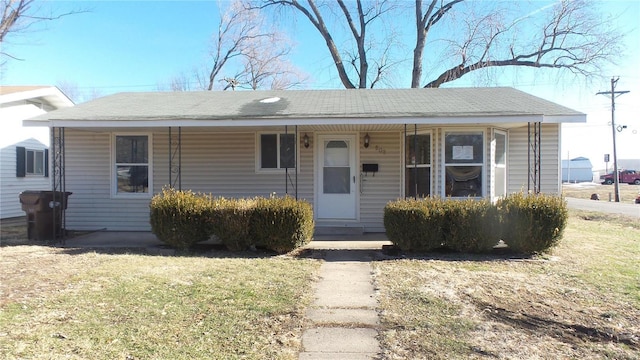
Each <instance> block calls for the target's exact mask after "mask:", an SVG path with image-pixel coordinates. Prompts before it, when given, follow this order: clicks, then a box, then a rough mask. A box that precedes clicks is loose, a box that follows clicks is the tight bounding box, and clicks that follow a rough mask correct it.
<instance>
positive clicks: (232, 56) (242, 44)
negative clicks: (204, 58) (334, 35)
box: [158, 0, 305, 91]
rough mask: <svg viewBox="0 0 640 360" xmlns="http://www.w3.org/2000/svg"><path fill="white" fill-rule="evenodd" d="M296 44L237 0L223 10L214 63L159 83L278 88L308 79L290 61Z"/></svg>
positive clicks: (183, 87)
mask: <svg viewBox="0 0 640 360" xmlns="http://www.w3.org/2000/svg"><path fill="white" fill-rule="evenodd" d="M292 47H293V44H292V43H291V41H289V40H288V39H287V38H286V37H285V36H284V34H283V33H281V32H280V31H278V30H277V29H276V28H273V27H268V24H267V21H266V18H265V17H264V15H263V14H262V12H261V11H260V9H258V8H256V7H251V6H249V3H247V2H245V1H244V0H234V1H233V2H231V3H229V5H228V8H227V9H226V10H225V11H224V12H222V15H221V17H220V22H219V23H218V26H217V31H216V33H215V34H214V36H213V44H212V46H211V52H210V55H211V63H210V65H207V66H205V67H201V68H199V69H196V70H194V71H193V73H192V76H187V75H186V74H185V73H181V74H179V75H177V76H174V77H173V78H171V79H169V82H168V84H159V85H158V89H167V88H169V89H170V90H172V91H190V90H200V89H202V90H213V89H214V88H218V87H217V85H216V84H222V85H221V88H222V90H227V89H232V90H235V89H236V88H249V89H254V90H255V89H258V88H272V89H274V88H277V89H285V88H290V87H293V86H297V85H299V84H300V83H302V82H303V81H304V80H305V76H304V74H303V72H302V71H301V70H299V69H298V68H296V67H295V66H294V65H293V64H291V62H289V61H288V56H289V54H290V52H291V49H292Z"/></svg>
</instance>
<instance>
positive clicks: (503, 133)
mask: <svg viewBox="0 0 640 360" xmlns="http://www.w3.org/2000/svg"><path fill="white" fill-rule="evenodd" d="M496 135H500V136H503V137H504V164H499V163H497V162H496V155H497V154H498V153H497V150H498V147H497V139H496ZM491 143H492V144H491V152H492V154H491V169H492V172H493V174H492V175H493V176H492V178H493V184H492V189H491V192H492V195H493V196H494V198H502V197H504V196H506V195H507V193H508V192H509V172H508V169H509V164H508V157H509V133H508V132H507V131H506V130H500V129H493V138H492V139H491ZM498 168H500V169H504V179H503V181H504V194H503V195H498V194H497V189H496V184H497V181H496V180H497V171H496V169H498Z"/></svg>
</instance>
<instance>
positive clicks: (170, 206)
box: [149, 188, 314, 253]
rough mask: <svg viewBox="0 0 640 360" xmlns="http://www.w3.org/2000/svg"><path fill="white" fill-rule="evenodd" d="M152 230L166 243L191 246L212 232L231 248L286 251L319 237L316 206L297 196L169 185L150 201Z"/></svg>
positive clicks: (235, 249)
mask: <svg viewBox="0 0 640 360" xmlns="http://www.w3.org/2000/svg"><path fill="white" fill-rule="evenodd" d="M149 208H150V209H151V214H150V222H151V231H152V232H153V233H154V234H155V235H156V236H157V237H158V239H160V240H161V241H162V242H164V243H166V244H168V245H171V246H173V247H175V248H178V249H182V250H186V249H188V248H190V247H191V246H192V245H193V244H195V243H198V242H201V241H205V240H208V239H209V238H210V237H211V236H212V235H216V236H217V237H218V239H219V240H220V241H221V242H222V243H223V244H224V245H225V246H226V247H227V249H229V250H231V251H242V250H246V249H247V248H248V247H249V246H251V245H256V246H263V247H266V248H267V249H270V250H273V251H276V252H278V253H286V252H289V251H292V250H294V249H296V248H298V247H301V246H304V245H305V244H307V243H308V242H309V241H311V237H312V236H313V230H314V222H313V210H312V208H311V205H310V204H309V203H308V202H306V201H299V200H295V199H294V198H292V197H289V196H285V197H283V198H276V197H271V198H269V199H265V198H255V199H225V198H216V199H213V198H211V196H207V195H202V194H196V193H193V192H192V191H177V190H174V189H170V188H165V189H163V190H162V193H160V194H158V195H155V196H154V197H153V199H151V204H150V205H149Z"/></svg>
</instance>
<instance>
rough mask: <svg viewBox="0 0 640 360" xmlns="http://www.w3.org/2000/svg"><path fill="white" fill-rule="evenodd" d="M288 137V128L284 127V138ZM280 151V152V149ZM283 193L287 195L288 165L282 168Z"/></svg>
mask: <svg viewBox="0 0 640 360" xmlns="http://www.w3.org/2000/svg"><path fill="white" fill-rule="evenodd" d="M288 137H289V127H288V126H287V125H285V126H284V138H285V139H287V138H288ZM280 151H282V149H281V150H280ZM278 156H280V154H278ZM284 193H285V194H287V195H289V165H288V164H286V165H285V166H284Z"/></svg>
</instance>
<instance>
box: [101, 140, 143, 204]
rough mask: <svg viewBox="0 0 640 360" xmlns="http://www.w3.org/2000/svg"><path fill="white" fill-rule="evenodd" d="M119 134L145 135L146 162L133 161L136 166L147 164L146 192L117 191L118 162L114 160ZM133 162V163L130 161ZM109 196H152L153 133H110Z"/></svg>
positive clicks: (134, 197)
mask: <svg viewBox="0 0 640 360" xmlns="http://www.w3.org/2000/svg"><path fill="white" fill-rule="evenodd" d="M120 136H146V137H147V163H135V165H136V166H147V189H148V191H147V192H138V193H127V192H118V164H119V163H118V162H116V153H117V152H116V147H117V142H116V139H117V138H118V137H120ZM132 164H133V163H132ZM110 167H111V171H110V173H111V174H110V177H111V197H112V198H114V199H132V198H133V199H136V198H138V199H150V198H151V197H152V196H153V134H152V133H148V132H117V133H112V134H111V159H110Z"/></svg>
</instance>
